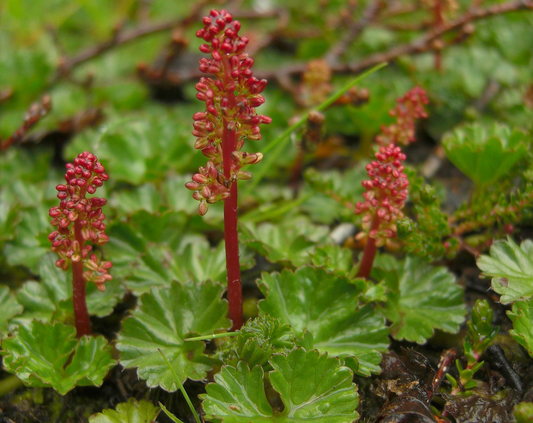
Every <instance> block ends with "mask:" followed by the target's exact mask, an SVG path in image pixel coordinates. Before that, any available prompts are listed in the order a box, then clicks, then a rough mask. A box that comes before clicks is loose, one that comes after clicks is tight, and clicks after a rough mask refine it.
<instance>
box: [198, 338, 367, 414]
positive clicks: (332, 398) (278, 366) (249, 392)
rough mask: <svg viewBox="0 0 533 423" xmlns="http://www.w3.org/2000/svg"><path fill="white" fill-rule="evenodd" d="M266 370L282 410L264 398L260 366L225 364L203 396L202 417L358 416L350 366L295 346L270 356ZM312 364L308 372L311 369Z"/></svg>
mask: <svg viewBox="0 0 533 423" xmlns="http://www.w3.org/2000/svg"><path fill="white" fill-rule="evenodd" d="M270 363H271V365H272V367H273V368H274V370H273V371H272V372H270V373H269V377H270V381H271V383H272V387H273V388H274V389H275V390H276V391H277V392H278V393H279V394H280V397H281V400H282V401H283V404H284V409H283V411H279V410H273V409H272V407H271V406H270V404H269V403H268V401H267V398H266V395H265V388H264V381H263V379H264V377H263V369H262V368H261V367H260V366H256V367H254V368H253V369H252V370H250V369H249V367H248V365H247V364H246V363H244V362H243V361H240V362H239V363H238V365H237V368H235V367H232V366H224V367H223V368H222V370H221V372H220V373H218V374H217V375H216V376H215V382H216V383H210V384H208V385H207V387H206V391H207V393H206V394H204V395H202V398H203V400H204V402H203V408H204V410H205V412H206V418H207V420H209V421H212V422H222V421H223V422H224V423H249V422H251V421H254V422H272V423H274V422H278V423H290V422H300V423H303V422H308V421H309V422H311V421H320V422H326V421H327V422H328V423H348V422H353V421H355V420H357V418H358V413H357V412H356V411H355V409H356V408H357V405H358V402H359V398H358V395H357V388H356V386H355V384H354V383H353V382H352V379H353V373H352V371H351V370H350V369H349V368H347V367H343V366H341V365H340V363H339V360H338V359H337V358H333V357H328V355H327V354H322V355H320V354H319V353H318V351H316V350H313V351H308V352H306V351H305V350H304V349H303V348H297V349H296V350H294V351H292V352H291V353H289V354H288V355H273V356H272V357H271V359H270ZM310 369H313V371H310Z"/></svg>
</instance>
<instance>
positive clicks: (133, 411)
mask: <svg viewBox="0 0 533 423" xmlns="http://www.w3.org/2000/svg"><path fill="white" fill-rule="evenodd" d="M159 411H160V410H159V407H156V406H155V405H153V404H152V403H151V402H150V401H146V400H141V401H137V400H136V399H135V398H130V399H128V402H121V403H120V404H117V406H116V410H111V409H109V408H107V409H105V410H104V411H102V412H101V413H97V414H93V415H92V416H91V417H89V423H152V422H155V419H156V418H157V415H158V414H159Z"/></svg>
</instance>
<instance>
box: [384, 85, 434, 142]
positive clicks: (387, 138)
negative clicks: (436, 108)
mask: <svg viewBox="0 0 533 423" xmlns="http://www.w3.org/2000/svg"><path fill="white" fill-rule="evenodd" d="M428 103H429V101H428V98H427V95H426V92H425V91H424V90H423V89H422V88H420V87H414V88H413V89H412V90H411V91H409V92H408V93H407V94H405V95H404V96H403V97H401V98H399V99H398V100H397V105H396V108H395V109H394V110H391V111H390V112H389V114H390V115H391V116H394V117H396V123H393V124H392V125H389V126H382V127H381V134H380V135H378V136H377V137H376V142H377V143H378V144H379V145H388V144H403V145H408V144H409V143H411V142H414V141H415V129H416V120H417V119H422V118H423V119H425V118H427V117H428V115H427V112H426V109H425V107H424V106H425V105H427V104H428Z"/></svg>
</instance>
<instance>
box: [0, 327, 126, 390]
mask: <svg viewBox="0 0 533 423" xmlns="http://www.w3.org/2000/svg"><path fill="white" fill-rule="evenodd" d="M0 353H1V354H2V355H3V356H4V367H5V368H6V370H7V371H9V372H11V373H15V374H16V375H17V377H18V378H19V379H21V380H22V381H23V382H24V383H25V384H26V385H29V386H36V387H52V388H54V389H55V390H56V391H57V392H59V393H60V394H61V395H65V394H66V393H67V392H68V391H70V390H71V389H73V388H74V387H75V386H76V385H78V386H93V385H94V386H100V385H101V384H102V382H103V379H104V377H105V375H106V374H107V372H108V371H109V369H110V368H111V367H112V366H114V364H115V360H113V359H112V358H111V348H110V347H109V346H108V344H107V341H106V340H105V339H104V338H103V337H101V336H100V337H97V338H92V337H91V338H89V337H82V338H81V339H79V340H76V329H75V328H74V327H73V326H66V325H63V324H61V323H57V322H56V323H43V322H39V321H36V320H35V321H33V322H31V323H29V324H27V325H24V326H20V327H19V329H18V330H17V332H16V333H15V335H14V336H12V337H9V338H6V339H4V340H3V341H2V351H0Z"/></svg>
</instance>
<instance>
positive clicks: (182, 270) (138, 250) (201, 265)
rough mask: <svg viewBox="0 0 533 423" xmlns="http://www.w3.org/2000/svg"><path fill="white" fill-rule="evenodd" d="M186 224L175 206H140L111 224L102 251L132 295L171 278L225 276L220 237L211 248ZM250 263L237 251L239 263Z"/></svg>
mask: <svg viewBox="0 0 533 423" xmlns="http://www.w3.org/2000/svg"><path fill="white" fill-rule="evenodd" d="M186 226H187V217H186V216H185V215H184V214H183V213H181V212H180V213H174V212H163V213H149V212H147V211H144V210H141V211H138V212H136V213H134V214H132V215H131V216H130V218H129V222H122V221H118V222H116V223H115V224H113V225H111V227H110V228H109V230H108V231H107V233H108V234H109V237H110V241H109V243H108V244H107V245H106V254H107V256H106V257H107V259H109V260H111V261H112V262H113V275H115V276H118V277H121V278H124V279H125V283H126V286H127V288H128V289H130V290H132V291H133V292H134V293H135V294H137V295H141V294H143V293H145V292H148V291H149V290H150V289H151V287H153V286H161V287H164V286H168V284H169V283H170V282H171V281H173V280H177V281H180V282H186V281H189V280H195V281H206V280H208V279H212V280H215V281H220V282H223V281H225V279H226V262H225V250H224V243H223V242H221V243H219V244H218V246H217V247H216V248H212V247H211V246H210V244H209V242H208V241H207V240H206V239H205V238H204V237H203V236H200V235H196V234H192V233H190V232H189V231H188V230H187V227H186ZM252 264H253V259H252V257H250V256H249V255H247V254H246V252H245V251H243V255H242V260H241V265H242V267H243V268H247V267H250V266H251V265H252Z"/></svg>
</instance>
